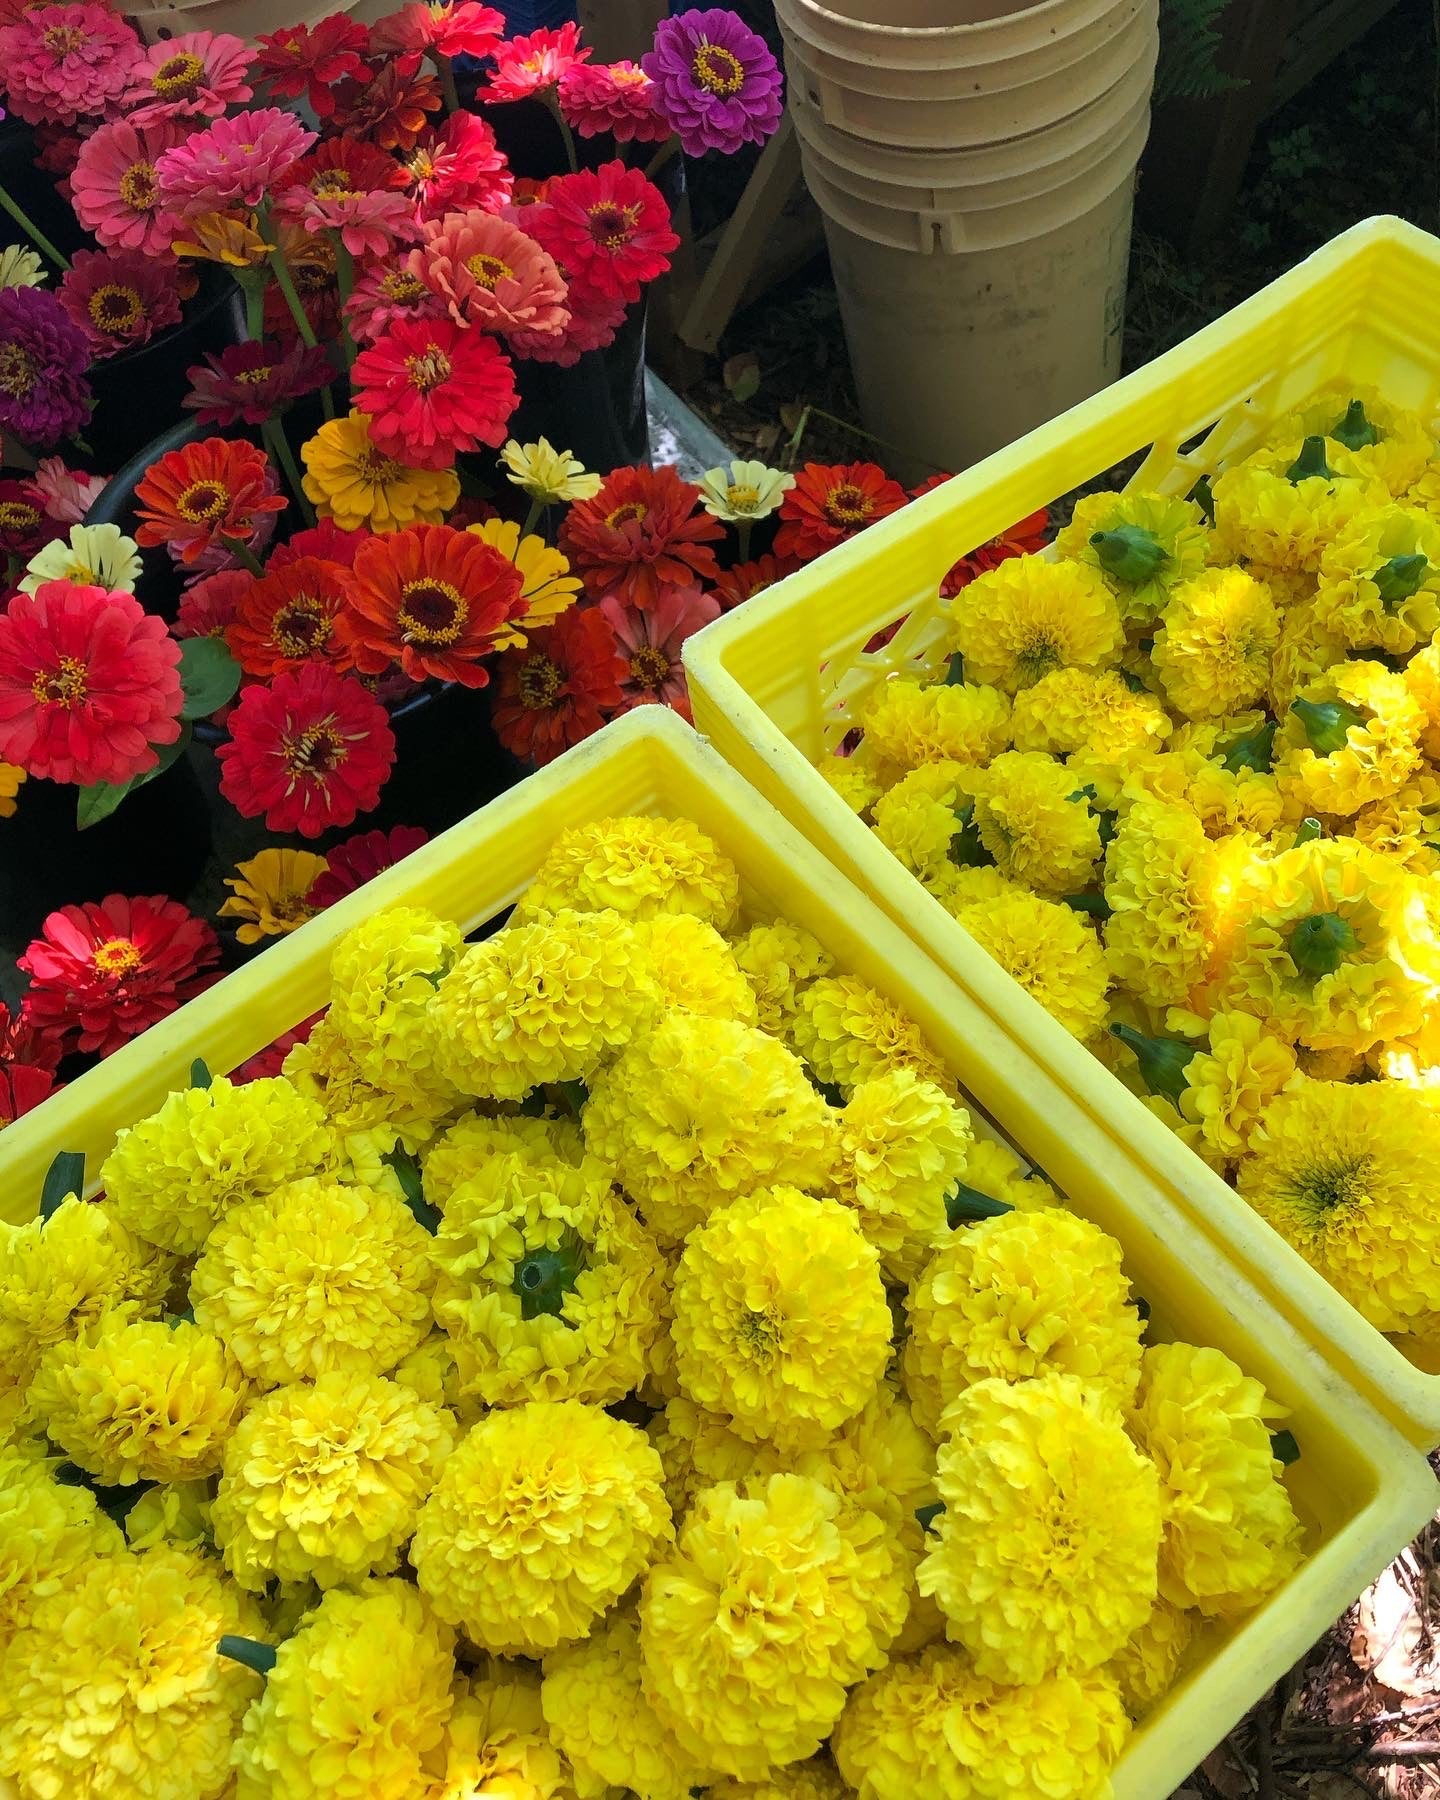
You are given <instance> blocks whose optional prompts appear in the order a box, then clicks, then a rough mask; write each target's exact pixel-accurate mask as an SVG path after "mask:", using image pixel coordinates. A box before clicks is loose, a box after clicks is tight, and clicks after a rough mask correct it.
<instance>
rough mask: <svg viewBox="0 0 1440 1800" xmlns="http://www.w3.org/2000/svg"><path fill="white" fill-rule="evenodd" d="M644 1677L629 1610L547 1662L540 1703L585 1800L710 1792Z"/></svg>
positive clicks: (681, 1797) (676, 1798)
mask: <svg viewBox="0 0 1440 1800" xmlns="http://www.w3.org/2000/svg"><path fill="white" fill-rule="evenodd" d="M640 1679H641V1664H640V1629H639V1625H638V1622H637V1620H636V1617H635V1613H634V1611H633V1609H632V1608H630V1607H626V1608H623V1609H622V1610H620V1611H617V1612H614V1613H612V1614H611V1615H610V1617H609V1618H608V1619H606V1620H605V1621H604V1622H603V1624H602V1625H601V1626H599V1627H598V1628H597V1629H596V1630H595V1631H593V1632H592V1633H591V1635H590V1636H589V1637H588V1638H586V1639H585V1641H584V1642H583V1643H580V1644H572V1645H570V1646H569V1647H568V1648H566V1649H561V1650H552V1651H551V1652H550V1654H549V1655H548V1656H547V1657H546V1658H545V1678H544V1682H543V1684H542V1686H541V1689H540V1705H541V1708H542V1709H543V1712H544V1721H545V1724H546V1725H547V1726H548V1727H549V1728H550V1736H551V1737H552V1738H553V1739H554V1741H555V1743H556V1744H558V1745H559V1747H560V1749H561V1750H563V1751H564V1752H565V1755H566V1756H567V1757H568V1758H569V1761H570V1766H571V1768H572V1769H573V1771H574V1775H575V1792H576V1794H577V1795H578V1796H579V1800H602V1796H604V1795H605V1794H607V1793H608V1792H611V1791H613V1790H614V1789H616V1788H624V1789H627V1790H633V1791H634V1792H635V1793H637V1794H644V1795H645V1796H646V1800H689V1795H690V1790H691V1789H692V1788H698V1787H706V1786H708V1784H709V1781H710V1774H711V1771H710V1770H709V1768H708V1767H707V1766H706V1765H705V1764H704V1763H700V1762H696V1761H695V1760H694V1759H693V1758H692V1757H690V1756H688V1755H687V1754H686V1752H685V1751H684V1750H682V1749H681V1748H680V1745H679V1743H678V1742H677V1741H676V1738H675V1734H674V1732H673V1731H671V1729H670V1727H669V1726H668V1725H666V1724H665V1722H664V1721H663V1720H662V1719H661V1717H660V1715H659V1714H658V1713H657V1712H656V1711H655V1708H654V1707H653V1706H651V1704H650V1702H649V1701H648V1700H647V1699H646V1698H645V1694H644V1692H643V1690H642V1688H641V1685H640ZM517 1800H519V1797H518V1796H517Z"/></svg>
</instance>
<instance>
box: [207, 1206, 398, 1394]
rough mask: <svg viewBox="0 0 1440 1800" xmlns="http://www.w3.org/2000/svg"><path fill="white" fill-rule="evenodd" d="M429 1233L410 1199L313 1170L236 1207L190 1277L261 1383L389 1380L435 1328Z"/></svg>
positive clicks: (213, 1321) (213, 1325)
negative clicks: (342, 1376)
mask: <svg viewBox="0 0 1440 1800" xmlns="http://www.w3.org/2000/svg"><path fill="white" fill-rule="evenodd" d="M433 1280H434V1271H433V1269H432V1267H431V1263H430V1238H429V1236H428V1234H427V1233H426V1232H425V1230H424V1229H423V1228H422V1227H421V1226H420V1225H418V1224H417V1223H416V1222H415V1219H414V1217H413V1215H412V1214H411V1212H410V1209H409V1208H408V1207H407V1206H406V1205H405V1204H404V1203H403V1201H399V1200H395V1199H393V1198H391V1196H390V1195H388V1194H377V1193H375V1192H374V1191H373V1190H372V1189H370V1188H366V1187H345V1186H342V1185H341V1184H340V1183H339V1182H338V1181H332V1180H329V1179H326V1178H323V1177H316V1176H307V1177H302V1179H300V1180H299V1181H291V1182H287V1183H286V1184H285V1186H283V1187H279V1188H276V1189H275V1191H274V1192H273V1193H271V1194H267V1195H266V1196H265V1198H264V1199H263V1200H251V1201H249V1202H247V1203H246V1204H245V1205H244V1206H237V1207H234V1208H232V1210H231V1211H230V1212H228V1213H227V1214H226V1215H225V1217H224V1218H223V1219H222V1220H221V1221H220V1223H219V1224H218V1225H217V1226H216V1227H215V1229H214V1231H212V1232H211V1233H210V1236H209V1238H208V1239H207V1241H206V1244H205V1249H204V1251H203V1252H202V1253H201V1256H200V1260H199V1261H198V1262H197V1263H196V1265H195V1268H194V1271H193V1273H192V1275H191V1277H190V1299H191V1302H192V1304H193V1306H194V1309H195V1320H196V1323H197V1324H199V1325H202V1326H203V1327H204V1328H205V1329H206V1330H207V1331H213V1332H214V1333H215V1335H216V1337H218V1338H221V1339H223V1340H224V1343H225V1346H226V1348H227V1349H228V1350H229V1352H230V1354H231V1355H232V1356H233V1357H234V1358H235V1360H236V1361H237V1362H238V1363H239V1364H240V1367H241V1368H242V1369H243V1370H244V1371H245V1373H246V1374H247V1375H248V1376H249V1377H250V1379H251V1380H252V1381H256V1382H259V1383H260V1384H261V1385H262V1386H263V1387H280V1386H281V1385H283V1384H284V1383H285V1382H290V1381H313V1380H314V1379H315V1378H316V1377H317V1376H320V1375H325V1374H328V1373H330V1372H331V1371H332V1370H338V1371H342V1372H347V1373H349V1372H353V1373H356V1374H362V1375H384V1374H386V1373H387V1372H388V1371H389V1370H390V1369H392V1368H393V1367H394V1366H395V1364H396V1363H397V1362H399V1360H400V1359H401V1357H402V1356H408V1355H409V1353H410V1352H411V1351H412V1350H413V1349H415V1347H416V1346H417V1345H418V1344H419V1342H420V1340H421V1339H422V1338H423V1337H424V1336H425V1334H426V1332H427V1331H428V1330H429V1328H430V1287H431V1283H432V1282H433Z"/></svg>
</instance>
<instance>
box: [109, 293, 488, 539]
mask: <svg viewBox="0 0 1440 1800" xmlns="http://www.w3.org/2000/svg"><path fill="white" fill-rule="evenodd" d="M350 379H351V382H352V384H353V386H354V389H355V405H356V406H357V407H359V409H360V411H361V412H364V413H369V415H370V420H371V423H370V441H371V443H372V444H374V446H375V449H376V451H377V452H378V453H379V454H380V455H381V456H393V457H394V459H395V461H396V462H399V463H404V464H405V465H406V467H408V468H412V469H448V468H449V467H450V465H451V464H452V463H453V462H454V460H455V458H456V456H457V454H459V453H461V452H462V451H466V450H476V449H478V448H479V447H480V445H482V444H488V445H490V447H491V448H492V449H498V448H499V447H500V445H501V444H503V443H504V442H505V427H506V423H507V422H508V420H509V418H510V415H511V413H512V412H514V410H515V408H516V405H517V404H518V401H519V396H518V395H517V394H516V392H515V371H514V369H513V368H512V367H511V365H510V359H509V358H508V357H507V356H506V355H505V352H504V351H503V350H502V349H501V348H500V346H499V345H498V344H497V343H496V342H495V340H494V338H492V337H490V336H488V335H487V334H486V333H485V332H483V331H467V330H466V329H465V328H464V327H462V326H460V325H457V324H456V323H455V322H454V320H453V319H404V320H397V321H396V323H395V324H394V325H392V326H391V327H390V329H389V331H388V332H387V333H386V334H385V336H384V337H383V338H382V339H381V340H380V342H379V343H376V344H371V345H370V346H369V347H368V348H366V349H364V350H362V351H361V352H360V354H359V356H358V357H357V358H356V359H355V366H354V368H353V369H352V370H351V375H350ZM143 541H144V540H143V539H142V542H143Z"/></svg>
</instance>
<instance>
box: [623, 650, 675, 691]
mask: <svg viewBox="0 0 1440 1800" xmlns="http://www.w3.org/2000/svg"><path fill="white" fill-rule="evenodd" d="M670 669H671V663H670V658H669V657H668V656H666V655H665V654H664V653H663V652H662V651H660V650H657V649H655V647H654V646H653V645H651V644H646V645H645V647H644V648H643V649H641V650H637V651H636V652H635V654H634V655H633V656H632V657H631V658H630V673H631V674H632V675H633V676H634V678H635V680H636V681H637V682H638V683H639V685H640V686H641V687H645V688H659V687H663V686H664V685H665V683H666V682H667V681H668V680H669V679H670Z"/></svg>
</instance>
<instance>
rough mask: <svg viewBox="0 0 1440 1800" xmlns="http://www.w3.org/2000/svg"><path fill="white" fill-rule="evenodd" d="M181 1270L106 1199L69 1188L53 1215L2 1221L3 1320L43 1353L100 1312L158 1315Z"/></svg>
mask: <svg viewBox="0 0 1440 1800" xmlns="http://www.w3.org/2000/svg"><path fill="white" fill-rule="evenodd" d="M175 1269H176V1263H175V1259H174V1258H173V1257H170V1256H166V1255H165V1254H164V1253H163V1252H162V1251H158V1250H155V1249H154V1248H153V1247H152V1246H151V1245H149V1244H142V1243H141V1241H140V1240H139V1238H137V1237H136V1236H135V1235H134V1234H133V1233H132V1232H130V1231H129V1230H127V1229H126V1227H125V1226H124V1225H122V1224H121V1223H120V1220H119V1219H118V1217H117V1216H116V1214H115V1211H114V1209H113V1208H112V1207H110V1206H108V1205H107V1204H106V1203H105V1202H104V1201H103V1200H102V1201H94V1202H86V1201H83V1200H80V1199H77V1198H76V1196H75V1195H74V1194H70V1195H67V1196H66V1198H65V1199H64V1200H62V1201H61V1203H60V1205H59V1206H58V1207H56V1209H55V1211H54V1212H53V1213H52V1214H51V1215H50V1217H49V1218H48V1219H38V1218H36V1219H32V1220H31V1221H30V1222H29V1224H27V1225H4V1224H0V1321H4V1322H7V1323H9V1324H11V1325H13V1326H14V1327H15V1328H16V1329H17V1330H18V1331H20V1332H22V1333H23V1334H24V1337H25V1339H26V1340H27V1342H28V1343H29V1345H30V1347H31V1349H32V1350H33V1351H34V1352H36V1353H37V1354H38V1352H39V1351H41V1350H43V1349H45V1348H46V1346H47V1345H50V1344H58V1343H59V1342H60V1341H61V1340H62V1339H63V1338H68V1337H74V1336H75V1335H76V1334H77V1333H78V1332H81V1331H83V1330H84V1329H85V1327H86V1326H88V1325H93V1324H95V1323H96V1322H97V1321H98V1320H99V1318H100V1316H101V1314H102V1313H107V1312H108V1313H112V1314H123V1315H124V1316H126V1317H135V1318H143V1317H146V1316H150V1315H153V1314H155V1313H158V1312H159V1311H160V1310H161V1309H162V1307H163V1306H164V1303H165V1298H166V1296H167V1294H168V1293H169V1291H170V1283H171V1281H172V1279H173V1278H174V1274H175Z"/></svg>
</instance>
